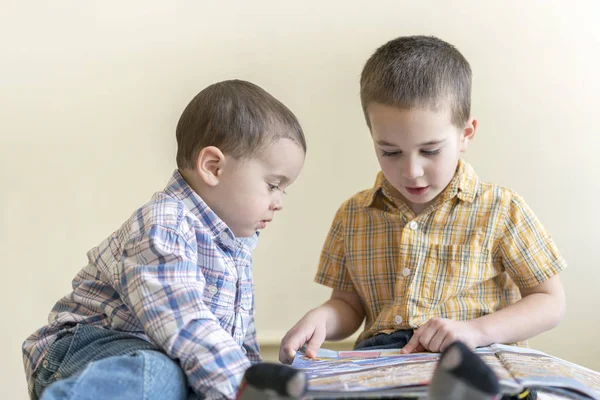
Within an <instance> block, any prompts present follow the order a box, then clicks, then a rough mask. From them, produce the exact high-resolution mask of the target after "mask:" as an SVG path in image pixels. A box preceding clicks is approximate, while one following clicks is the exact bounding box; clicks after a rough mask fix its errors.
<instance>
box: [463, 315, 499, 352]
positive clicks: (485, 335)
mask: <svg viewBox="0 0 600 400" xmlns="http://www.w3.org/2000/svg"><path fill="white" fill-rule="evenodd" d="M467 324H469V325H471V328H472V329H473V331H474V332H475V337H474V339H475V347H481V346H489V345H490V344H492V343H494V338H493V337H492V336H491V335H490V333H489V332H488V330H487V329H486V328H487V326H486V323H485V321H484V320H482V319H481V318H476V319H472V320H470V321H467Z"/></svg>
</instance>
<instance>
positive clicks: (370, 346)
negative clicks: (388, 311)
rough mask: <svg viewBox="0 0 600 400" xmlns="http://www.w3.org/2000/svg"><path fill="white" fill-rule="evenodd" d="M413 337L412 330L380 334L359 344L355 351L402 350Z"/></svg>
mask: <svg viewBox="0 0 600 400" xmlns="http://www.w3.org/2000/svg"><path fill="white" fill-rule="evenodd" d="M412 335H413V331H412V330H398V331H396V332H392V333H390V334H387V333H380V334H379V335H375V336H372V337H370V338H368V339H365V340H363V341H362V342H360V343H359V344H357V345H356V347H355V350H383V349H401V348H403V347H404V346H406V344H407V343H408V341H409V340H410V338H411V337H412Z"/></svg>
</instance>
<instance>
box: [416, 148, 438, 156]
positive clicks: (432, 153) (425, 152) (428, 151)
mask: <svg viewBox="0 0 600 400" xmlns="http://www.w3.org/2000/svg"><path fill="white" fill-rule="evenodd" d="M441 151H442V149H435V150H421V152H422V153H423V154H425V155H426V156H435V155H438V154H440V152H441Z"/></svg>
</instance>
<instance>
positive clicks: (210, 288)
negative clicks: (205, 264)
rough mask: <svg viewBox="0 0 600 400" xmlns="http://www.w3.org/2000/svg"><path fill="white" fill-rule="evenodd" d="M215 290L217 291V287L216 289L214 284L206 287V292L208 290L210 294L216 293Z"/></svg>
mask: <svg viewBox="0 0 600 400" xmlns="http://www.w3.org/2000/svg"><path fill="white" fill-rule="evenodd" d="M217 291H218V289H217V287H216V286H210V287H209V288H208V292H209V293H210V294H217Z"/></svg>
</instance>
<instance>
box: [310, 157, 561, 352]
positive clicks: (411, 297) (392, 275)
mask: <svg viewBox="0 0 600 400" xmlns="http://www.w3.org/2000/svg"><path fill="white" fill-rule="evenodd" d="M390 188H391V186H390V183H389V182H387V181H386V179H385V177H384V176H383V173H381V172H380V173H379V174H378V176H377V180H376V182H375V186H374V187H373V188H372V189H369V190H365V191H362V192H360V193H358V194H356V195H355V196H353V197H352V198H350V199H349V200H347V201H346V202H344V203H343V204H342V206H341V207H340V208H339V210H338V212H337V214H336V215H335V218H334V221H333V224H332V226H331V229H330V231H329V234H328V237H327V239H326V240H325V244H324V246H323V251H322V253H321V259H320V263H319V269H318V271H317V274H316V277H315V282H317V283H320V284H323V285H326V286H329V287H331V288H335V289H339V290H345V291H348V290H356V292H357V293H358V295H359V296H360V298H361V300H362V303H363V305H364V307H365V311H366V325H365V330H364V331H363V332H362V334H361V335H360V337H359V339H358V340H359V341H361V340H364V339H366V338H368V337H371V336H373V335H376V334H378V333H391V332H393V331H396V330H398V329H416V328H417V327H419V326H420V325H422V324H424V323H425V322H427V321H428V320H429V319H431V318H434V317H442V318H449V319H454V320H463V321H464V320H470V319H474V318H478V317H480V316H483V315H486V314H490V313H493V312H494V311H497V310H499V309H501V308H503V307H506V306H508V305H510V304H512V303H514V302H516V301H518V300H519V299H520V298H521V296H520V292H519V287H522V288H529V287H532V286H535V285H537V284H539V283H541V282H543V281H545V280H547V279H549V278H550V277H552V276H553V275H555V274H557V273H558V272H560V271H561V270H563V269H564V268H565V267H566V264H565V261H564V260H563V259H562V258H561V256H560V254H559V252H558V250H557V249H556V247H555V245H554V243H553V242H552V239H551V237H550V235H549V234H548V233H547V232H546V230H545V229H544V228H543V227H542V225H541V224H540V222H539V221H538V220H537V219H536V217H535V216H534V214H533V212H532V211H531V210H530V209H529V207H528V206H527V204H525V202H524V201H523V199H522V198H521V197H519V196H518V195H517V194H516V193H514V192H512V191H510V190H508V189H505V188H503V187H500V186H497V185H494V184H490V183H483V182H480V181H479V179H478V178H477V176H476V174H475V172H474V171H473V169H472V167H471V166H470V165H469V164H467V163H465V162H464V161H462V160H461V161H459V165H458V167H457V172H456V174H455V177H454V178H453V180H452V181H451V182H450V184H449V185H448V187H447V188H446V189H445V190H444V191H443V192H442V193H441V194H440V196H438V198H437V199H436V200H434V202H433V203H432V204H431V206H430V207H428V208H427V209H426V210H424V212H422V213H421V214H419V215H416V216H415V214H414V213H413V212H412V211H411V210H410V208H409V207H408V206H407V205H406V204H405V203H404V202H402V201H401V200H398V199H395V198H393V197H392V196H391V195H390V193H391V191H390Z"/></svg>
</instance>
